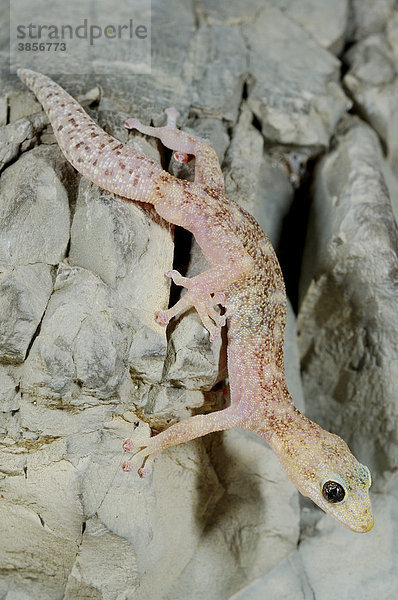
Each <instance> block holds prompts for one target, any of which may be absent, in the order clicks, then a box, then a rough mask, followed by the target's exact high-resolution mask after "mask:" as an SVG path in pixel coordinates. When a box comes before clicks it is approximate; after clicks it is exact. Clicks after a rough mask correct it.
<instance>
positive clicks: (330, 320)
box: [298, 119, 398, 470]
mask: <svg viewBox="0 0 398 600" xmlns="http://www.w3.org/2000/svg"><path fill="white" fill-rule="evenodd" d="M382 163H383V158H382V154H381V149H380V146H379V143H378V139H377V136H376V134H375V133H374V132H373V131H372V130H371V129H370V128H369V127H367V126H366V125H364V124H363V123H361V122H360V121H359V120H356V119H348V120H347V121H346V122H345V123H343V124H342V126H341V127H340V130H339V133H338V136H337V139H336V142H335V145H334V147H333V149H332V151H331V152H330V153H329V154H328V155H326V156H325V157H324V158H323V159H322V161H321V163H320V165H319V168H318V170H317V174H316V179H315V194H314V201H313V207H312V215H311V219H310V225H309V231H308V238H307V239H308V241H307V246H306V250H305V255H304V263H303V272H302V282H301V283H302V302H301V307H300V312H299V318H298V328H299V334H300V335H299V342H300V351H301V356H302V369H303V384H304V390H305V395H306V399H307V406H308V412H309V415H310V416H311V418H314V420H315V421H317V422H319V423H321V424H322V425H323V426H324V427H326V428H330V429H331V430H332V431H334V432H336V433H339V434H340V435H341V436H342V437H343V438H344V439H345V440H346V441H347V443H349V444H351V445H352V447H353V450H354V451H355V452H356V454H357V455H358V456H359V457H360V459H361V460H362V462H364V463H365V464H369V465H370V466H372V467H376V468H377V469H378V470H380V469H381V470H383V469H386V468H391V467H393V466H396V465H397V464H398V445H397V442H398V440H397V436H396V420H397V417H398V414H397V403H396V393H395V390H396V387H397V384H398V371H397V364H398V362H397V359H398V347H397V340H398V319H397V306H396V302H397V292H398V287H397V286H398V280H397V276H396V274H397V251H398V230H397V225H396V222H395V219H394V216H393V212H392V208H391V203H390V199H389V194H388V189H387V187H386V184H385V180H384V177H383V166H382Z"/></svg>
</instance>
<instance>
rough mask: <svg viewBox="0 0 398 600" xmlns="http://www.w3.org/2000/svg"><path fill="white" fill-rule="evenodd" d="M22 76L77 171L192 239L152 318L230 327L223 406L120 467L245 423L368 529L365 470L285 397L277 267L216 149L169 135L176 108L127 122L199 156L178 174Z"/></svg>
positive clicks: (67, 99) (47, 83) (180, 152)
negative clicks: (202, 267) (188, 315)
mask: <svg viewBox="0 0 398 600" xmlns="http://www.w3.org/2000/svg"><path fill="white" fill-rule="evenodd" d="M18 75H19V76H20V78H21V79H22V80H23V81H24V82H25V83H26V84H27V86H28V87H29V88H30V89H31V90H32V91H33V92H34V93H35V94H36V96H37V98H38V99H39V101H40V102H41V104H42V105H43V107H44V109H45V111H46V112H47V114H48V116H49V118H50V122H51V124H52V126H53V130H54V133H55V136H56V138H57V141H58V143H59V145H60V147H61V150H62V151H63V152H64V154H65V156H66V158H67V159H68V160H69V161H70V162H71V164H72V165H73V166H74V167H75V168H76V169H77V170H78V171H79V172H80V173H82V174H83V175H84V176H86V177H87V178H88V179H90V180H91V181H93V182H94V183H96V184H97V185H99V186H101V187H103V188H105V189H107V190H110V191H112V192H114V193H116V194H118V195H120V196H123V197H125V198H128V199H132V200H136V201H140V202H147V203H151V204H153V205H154V207H155V209H156V211H157V212H158V213H159V214H160V215H161V216H162V217H163V218H165V219H166V220H168V221H170V222H171V223H175V224H177V225H180V226H182V227H184V228H186V229H188V230H189V231H191V232H192V233H193V235H194V236H195V239H196V241H197V242H198V244H199V245H200V247H201V249H202V251H203V253H204V255H205V257H206V259H207V261H208V263H209V266H210V268H209V270H208V271H206V272H204V273H202V274H200V275H198V276H196V277H194V278H192V279H186V278H184V277H182V276H181V275H180V274H179V273H177V272H176V271H171V272H170V273H169V274H168V275H169V276H170V277H172V278H173V279H174V281H175V282H176V283H177V284H179V285H183V286H184V287H186V288H187V292H186V294H185V295H184V296H183V298H182V299H181V300H180V301H179V302H178V303H177V304H176V305H175V306H174V307H172V308H171V309H170V310H168V311H159V313H157V315H156V318H157V320H158V322H159V323H161V324H163V325H166V324H167V323H168V322H169V320H170V319H171V318H172V317H173V316H175V315H176V314H177V313H178V312H180V311H181V310H185V309H186V308H188V307H190V306H194V307H195V308H196V310H197V311H198V313H199V315H200V317H201V319H202V322H203V324H204V326H205V327H206V328H207V329H208V330H209V333H210V336H211V339H212V338H213V339H214V338H215V337H216V336H217V335H219V331H220V328H221V326H222V325H223V324H224V323H225V321H226V322H227V326H228V334H227V335H228V347H227V355H228V374H229V381H230V398H231V399H230V406H229V407H228V408H226V409H224V410H221V411H217V412H213V413H210V414H206V415H197V416H194V417H191V418H189V419H186V420H184V421H181V422H179V423H176V424H175V425H173V426H171V427H169V428H168V429H167V430H165V431H163V432H161V433H159V434H158V435H156V436H153V437H152V438H150V439H149V440H148V441H147V443H146V444H145V445H144V446H140V450H139V451H138V453H137V454H136V455H135V456H134V457H133V458H132V459H131V460H129V461H126V462H125V464H124V469H125V470H130V469H131V468H132V465H133V463H134V464H137V466H139V465H140V464H141V465H144V463H145V466H143V467H141V469H140V474H141V475H145V474H148V473H149V472H150V470H151V463H152V459H153V458H154V457H155V456H156V455H157V454H159V452H160V451H161V450H163V449H165V448H167V447H169V446H173V445H175V444H180V443H182V442H185V441H188V440H191V439H194V438H197V437H200V436H202V435H205V434H207V433H210V432H212V431H220V430H224V429H228V428H230V427H242V428H246V429H250V430H252V431H254V432H255V433H257V434H259V435H260V436H261V437H262V438H263V439H265V440H266V441H267V442H268V443H269V444H270V445H271V447H272V448H273V450H274V451H275V453H276V454H277V456H278V458H279V460H280V461H281V464H282V466H283V467H284V469H285V471H286V473H287V474H288V475H289V477H290V478H291V480H292V481H293V482H294V483H295V484H296V485H297V487H298V489H299V490H300V491H301V492H302V493H303V494H305V495H308V496H310V497H311V498H312V499H313V500H314V501H315V502H316V503H317V504H318V505H319V506H321V508H323V509H324V510H326V511H327V512H329V513H330V514H332V516H334V517H335V518H336V519H338V520H340V521H341V522H342V523H343V524H344V525H346V526H348V527H350V528H351V529H353V530H355V531H368V530H369V529H370V528H371V527H372V524H373V520H372V515H371V506H370V502H369V494H368V488H369V486H370V474H369V471H368V470H367V468H366V467H364V466H363V465H361V464H360V463H358V461H357V460H356V459H355V458H354V456H353V455H352V454H351V452H350V451H349V449H348V447H347V445H346V444H345V443H344V442H343V440H341V439H340V438H339V437H338V436H335V435H333V434H331V433H328V432H327V431H325V430H323V429H322V428H321V427H319V426H318V425H316V424H315V423H313V422H312V421H310V420H309V419H307V418H306V417H305V416H304V415H302V414H301V413H300V412H299V411H298V410H297V409H296V408H295V406H294V404H293V401H292V399H291V396H290V394H289V391H288V389H287V386H286V383H285V373H284V359H283V345H284V328H285V318H286V295H285V288H284V283H283V277H282V273H281V270H280V266H279V263H278V260H277V258H276V256H275V252H274V250H273V248H272V245H271V243H270V241H269V239H268V238H267V236H266V235H265V233H264V232H263V231H262V229H261V227H260V226H259V225H258V223H257V222H256V221H255V219H254V218H253V217H252V216H251V215H249V214H248V213H247V212H246V211H244V210H243V209H242V208H240V207H239V205H238V204H236V203H235V202H234V201H233V200H230V199H228V198H227V197H226V196H225V194H224V180H223V176H222V172H221V169H220V166H219V162H218V159H217V156H216V153H215V151H214V150H213V148H212V147H211V146H210V145H209V144H208V143H206V142H205V141H203V140H199V139H196V138H194V137H192V136H190V135H188V134H186V133H184V132H182V131H179V130H177V129H176V128H175V124H176V118H177V114H176V111H174V110H173V109H169V112H168V123H167V125H166V126H165V127H160V128H153V127H149V126H145V125H142V124H141V123H140V122H139V121H137V120H136V119H131V120H129V121H127V122H126V126H127V127H130V128H135V129H138V130H139V131H141V132H142V133H145V134H148V135H152V136H155V137H158V138H159V139H160V140H161V141H162V142H163V144H164V145H165V146H167V147H168V148H170V149H171V150H174V151H175V153H176V157H177V159H178V160H180V161H186V160H187V156H188V155H194V156H195V161H196V162H195V180H194V182H193V183H191V182H187V181H182V180H180V179H177V178H176V177H173V176H172V175H170V174H169V173H167V172H166V171H164V170H163V169H161V167H160V166H159V165H157V164H156V163H155V162H154V161H152V160H150V159H149V158H148V157H147V156H145V155H144V154H140V153H138V152H137V151H135V150H134V149H132V148H131V147H129V146H125V145H123V144H121V142H119V141H118V140H116V139H115V138H113V137H112V136H110V135H108V134H106V133H105V132H104V131H103V130H102V129H100V128H99V127H98V126H97V125H96V124H95V123H94V121H92V119H91V118H90V117H89V116H88V115H87V114H86V113H85V112H84V110H83V109H82V108H81V107H80V105H79V104H78V103H77V102H76V101H75V100H74V99H73V98H72V97H71V96H70V95H69V94H67V93H66V92H65V91H64V90H63V89H62V88H60V87H59V86H58V85H57V84H56V83H54V82H53V81H52V80H51V79H49V78H48V77H45V76H44V75H41V74H38V73H34V72H33V71H28V70H25V69H21V70H19V72H18ZM217 304H222V305H223V306H224V307H225V309H226V313H225V316H220V315H219V313H218V311H216V310H215V306H216V305H217ZM124 447H125V449H126V450H132V449H133V448H134V443H133V442H132V441H131V440H126V442H125V444H124ZM148 457H150V458H151V460H148ZM325 481H326V483H327V484H328V485H329V484H334V485H335V489H337V490H338V489H339V488H338V486H340V488H343V489H344V498H343V500H341V501H340V500H339V501H338V502H337V501H336V500H335V499H333V500H331V499H330V497H331V496H330V495H329V497H328V498H327V497H326V496H325V494H326V491H325V490H329V488H330V485H329V487H327V488H325ZM336 482H338V483H336ZM336 486H337V487H336ZM340 492H341V490H340Z"/></svg>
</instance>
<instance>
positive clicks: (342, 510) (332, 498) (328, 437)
mask: <svg viewBox="0 0 398 600" xmlns="http://www.w3.org/2000/svg"><path fill="white" fill-rule="evenodd" d="M309 423H310V424H311V426H310V430H309V431H307V435H299V439H298V440H295V443H294V444H292V440H291V439H290V441H289V440H288V439H286V438H285V439H279V440H278V441H276V440H273V442H274V443H271V445H272V446H273V448H274V450H275V451H276V454H277V455H278V458H279V460H280V461H281V463H282V466H283V468H284V469H285V471H286V472H287V474H288V476H289V478H290V479H291V480H292V481H293V483H294V484H295V485H296V486H297V488H298V489H299V491H300V492H301V493H302V494H303V495H304V496H308V497H309V498H311V500H312V501H313V502H315V504H317V505H318V506H319V507H320V508H322V510H324V511H325V512H326V513H328V514H329V515H331V516H332V517H334V518H335V519H337V521H339V522H340V523H342V524H343V525H345V526H346V527H348V528H349V529H351V530H352V531H356V532H358V533H365V532H367V531H369V530H370V529H372V527H373V516H372V506H371V503H370V498H369V488H370V486H371V483H372V479H371V476H370V472H369V469H368V468H367V467H366V466H365V465H362V464H361V463H360V462H358V461H357V459H356V458H355V456H353V454H352V453H351V451H350V449H349V448H348V446H347V444H346V443H345V442H344V441H343V440H342V439H341V438H340V437H339V436H337V435H334V434H333V433H329V432H327V431H325V430H324V429H322V428H321V427H319V426H318V425H316V424H315V423H312V422H311V421H309Z"/></svg>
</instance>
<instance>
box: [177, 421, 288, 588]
mask: <svg viewBox="0 0 398 600" xmlns="http://www.w3.org/2000/svg"><path fill="white" fill-rule="evenodd" d="M205 443H206V445H207V447H208V449H209V452H210V456H211V459H212V463H213V465H214V468H215V471H216V473H217V475H218V477H219V480H220V482H221V484H222V485H223V487H224V490H225V492H224V495H223V496H222V497H221V498H220V500H219V502H218V504H217V505H216V507H215V510H214V511H213V513H211V512H210V511H208V518H207V525H206V528H205V529H204V531H203V534H202V536H201V541H200V544H199V546H198V548H197V549H196V552H195V553H194V555H193V556H192V559H191V560H190V562H189V563H188V564H187V566H186V567H185V569H184V571H182V573H181V575H180V576H179V577H178V578H176V581H175V583H174V585H173V587H172V588H171V589H170V591H169V592H168V594H167V595H166V596H165V599H167V600H171V599H173V600H183V599H185V598H193V597H194V598H195V600H202V599H203V600H205V599H207V598H217V599H220V600H224V599H225V600H227V599H228V598H230V596H231V594H233V593H234V591H235V590H236V589H237V588H239V587H241V586H243V585H245V584H246V582H247V581H250V580H251V579H253V578H254V577H257V576H258V574H260V573H264V572H267V571H268V570H270V569H272V568H273V566H275V565H276V564H277V563H278V561H279V560H281V558H282V557H285V556H287V555H288V554H289V553H290V552H291V551H292V549H293V548H295V546H296V544H297V539H298V519H299V509H298V495H297V491H296V490H295V489H294V486H293V485H292V484H291V483H290V482H289V481H288V480H287V478H286V476H285V475H284V473H283V472H282V469H281V467H280V465H279V464H278V461H277V460H276V458H275V456H274V454H273V453H272V451H271V450H270V449H269V448H268V447H267V445H266V444H265V443H264V442H263V441H262V440H261V439H260V438H258V437H257V436H255V435H253V434H251V433H250V432H246V431H243V430H240V429H231V430H229V431H226V432H224V433H223V434H221V435H214V436H210V437H208V438H205ZM270 546H272V552H270ZM206 572H207V573H209V572H211V577H203V573H206ZM226 572H228V577H226V576H225V573H226Z"/></svg>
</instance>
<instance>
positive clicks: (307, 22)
mask: <svg viewBox="0 0 398 600" xmlns="http://www.w3.org/2000/svg"><path fill="white" fill-rule="evenodd" d="M271 2H272V4H273V5H274V6H277V7H278V8H279V9H280V10H282V11H283V12H284V13H286V14H287V15H288V16H289V17H290V18H291V19H294V20H295V21H296V22H297V23H299V24H300V25H301V26H302V27H303V28H304V29H305V30H306V31H308V33H310V34H311V35H312V36H313V37H314V38H315V39H316V41H317V42H318V44H320V45H321V46H322V47H323V48H326V50H329V51H330V52H333V53H334V54H339V53H340V52H341V50H342V49H343V46H344V42H345V34H346V29H347V23H348V13H349V10H348V9H349V3H348V2H347V0H337V2H336V1H334V2H329V0H322V1H321V2H319V0H304V1H303V0H301V1H300V2H297V0H271Z"/></svg>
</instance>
